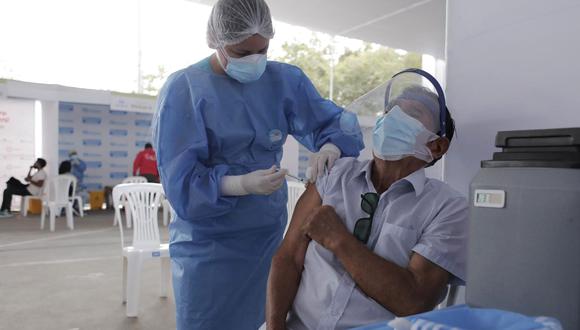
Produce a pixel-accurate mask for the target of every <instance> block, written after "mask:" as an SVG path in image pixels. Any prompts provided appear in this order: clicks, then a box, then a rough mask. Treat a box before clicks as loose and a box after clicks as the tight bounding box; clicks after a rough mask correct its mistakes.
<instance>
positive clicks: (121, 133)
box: [109, 129, 129, 136]
mask: <svg viewBox="0 0 580 330" xmlns="http://www.w3.org/2000/svg"><path fill="white" fill-rule="evenodd" d="M109 135H111V136H127V135H129V131H127V130H126V129H112V130H110V131H109Z"/></svg>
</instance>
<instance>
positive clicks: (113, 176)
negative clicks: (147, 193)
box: [109, 172, 129, 180]
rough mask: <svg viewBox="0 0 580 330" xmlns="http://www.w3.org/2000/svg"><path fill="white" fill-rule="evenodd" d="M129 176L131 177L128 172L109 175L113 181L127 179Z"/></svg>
mask: <svg viewBox="0 0 580 330" xmlns="http://www.w3.org/2000/svg"><path fill="white" fill-rule="evenodd" d="M128 176H129V173H127V172H111V173H109V177H110V178H111V179H114V180H116V179H124V178H126V177H128Z"/></svg>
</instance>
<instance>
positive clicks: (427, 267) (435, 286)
mask: <svg viewBox="0 0 580 330" xmlns="http://www.w3.org/2000/svg"><path fill="white" fill-rule="evenodd" d="M407 269H408V270H409V271H410V272H411V273H412V274H413V277H414V280H415V283H416V285H417V286H416V290H417V293H418V294H419V295H420V296H421V297H422V298H423V299H424V301H425V302H426V304H427V306H428V309H432V308H434V307H435V306H436V305H437V303H438V302H439V298H440V296H441V293H442V292H443V291H444V290H445V288H446V286H447V283H448V282H449V279H450V278H451V277H452V275H451V274H450V273H449V272H448V271H446V270H445V269H443V268H441V267H440V266H438V265H437V264H435V263H433V262H431V261H430V260H429V259H427V258H425V257H423V256H422V255H420V254H418V253H413V254H412V256H411V260H410V261H409V265H408V267H407Z"/></svg>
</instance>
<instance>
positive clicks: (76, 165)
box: [70, 158, 87, 191]
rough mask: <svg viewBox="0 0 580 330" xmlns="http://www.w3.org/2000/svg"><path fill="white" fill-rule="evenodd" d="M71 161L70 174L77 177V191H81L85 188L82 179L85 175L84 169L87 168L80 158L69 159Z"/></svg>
mask: <svg viewBox="0 0 580 330" xmlns="http://www.w3.org/2000/svg"><path fill="white" fill-rule="evenodd" d="M70 163H71V171H70V172H71V174H72V175H74V176H75V177H76V178H77V191H81V190H83V189H84V188H85V186H84V184H83V179H84V177H85V171H86V169H87V164H85V162H84V161H83V160H82V159H80V158H76V159H70Z"/></svg>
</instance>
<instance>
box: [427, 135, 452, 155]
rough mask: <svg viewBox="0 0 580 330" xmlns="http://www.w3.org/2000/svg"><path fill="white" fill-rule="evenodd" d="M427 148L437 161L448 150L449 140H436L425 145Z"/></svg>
mask: <svg viewBox="0 0 580 330" xmlns="http://www.w3.org/2000/svg"><path fill="white" fill-rule="evenodd" d="M427 148H429V150H431V154H432V155H433V159H439V158H441V157H443V155H445V153H446V152H447V150H449V139H447V138H446V137H440V138H438V139H437V140H433V141H431V142H429V143H427Z"/></svg>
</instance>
